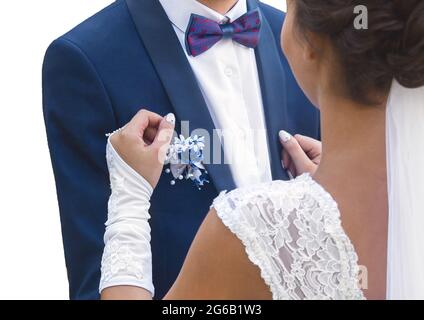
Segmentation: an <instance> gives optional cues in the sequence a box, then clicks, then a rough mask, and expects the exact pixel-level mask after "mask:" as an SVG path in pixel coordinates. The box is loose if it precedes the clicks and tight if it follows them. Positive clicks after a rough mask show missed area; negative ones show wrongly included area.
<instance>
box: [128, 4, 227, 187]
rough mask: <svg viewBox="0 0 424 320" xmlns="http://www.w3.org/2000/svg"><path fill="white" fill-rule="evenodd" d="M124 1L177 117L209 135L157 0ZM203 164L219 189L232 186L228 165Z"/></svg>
mask: <svg viewBox="0 0 424 320" xmlns="http://www.w3.org/2000/svg"><path fill="white" fill-rule="evenodd" d="M126 3H127V6H128V9H129V11H130V14H131V16H132V18H133V21H134V23H135V26H136V28H137V31H138V33H139V35H140V37H141V39H142V41H143V43H144V45H145V47H146V49H147V51H148V53H149V55H150V58H151V59H152V62H153V64H154V66H155V68H156V71H157V73H158V75H159V77H160V79H161V81H162V83H163V86H164V88H165V90H166V92H167V94H168V96H169V99H170V101H171V103H172V105H173V108H174V110H175V113H176V115H177V117H178V118H179V119H180V120H182V121H189V123H190V129H191V130H195V129H204V130H207V131H208V132H209V134H210V135H211V136H212V131H213V129H214V123H213V120H212V118H211V116H210V114H209V110H208V107H207V105H206V102H205V100H204V98H203V95H202V93H201V91H200V88H199V86H198V84H197V81H196V78H195V75H194V73H193V71H192V69H191V66H190V63H189V62H188V60H187V57H186V55H185V52H184V51H183V48H182V47H181V44H180V42H179V40H178V38H177V35H176V34H175V31H174V29H173V28H172V25H171V23H170V21H169V19H168V17H167V15H166V13H165V11H164V10H163V8H162V6H161V4H160V3H159V1H158V0H126ZM210 149H212V148H210ZM220 151H221V152H222V149H221V150H220ZM211 152H212V153H213V151H211ZM222 154H223V152H222ZM211 159H213V154H212V155H211ZM206 167H207V170H208V173H209V175H210V177H211V179H212V182H213V183H214V185H215V187H216V188H217V190H218V191H221V190H232V189H234V188H235V184H234V180H233V178H232V175H231V171H230V168H229V166H228V165H225V164H219V165H218V164H216V165H213V164H211V165H208V164H206Z"/></svg>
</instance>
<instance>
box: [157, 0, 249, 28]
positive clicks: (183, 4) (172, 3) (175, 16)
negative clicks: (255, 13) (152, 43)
mask: <svg viewBox="0 0 424 320" xmlns="http://www.w3.org/2000/svg"><path fill="white" fill-rule="evenodd" d="M159 2H160V3H161V5H162V7H163V8H164V10H165V12H166V14H167V16H168V18H169V20H170V21H171V22H172V24H173V25H174V26H176V27H177V28H178V29H180V30H181V31H182V32H186V29H187V26H188V24H189V22H190V17H191V14H192V13H194V14H197V15H200V16H203V17H205V18H208V19H210V20H213V21H216V22H218V23H225V22H229V21H231V22H232V21H234V20H236V19H238V18H239V17H241V16H242V15H243V14H245V13H246V12H247V3H246V0H239V1H238V2H237V3H236V4H235V5H234V7H232V8H231V10H230V11H228V12H227V13H226V14H225V15H222V14H220V13H218V12H216V11H214V10H212V9H211V8H209V7H207V6H205V5H203V4H201V3H200V2H198V1H197V0H159Z"/></svg>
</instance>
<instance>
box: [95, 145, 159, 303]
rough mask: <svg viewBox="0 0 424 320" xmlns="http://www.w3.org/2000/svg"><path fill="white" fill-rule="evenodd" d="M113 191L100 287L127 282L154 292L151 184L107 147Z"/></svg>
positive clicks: (105, 237)
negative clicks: (150, 220)
mask: <svg viewBox="0 0 424 320" xmlns="http://www.w3.org/2000/svg"><path fill="white" fill-rule="evenodd" d="M106 158H107V165H108V168H109V175H110V181H111V189H112V194H111V196H110V198H109V204H108V220H107V222H106V232H105V235H104V243H105V249H104V252H103V258H102V266H101V279H100V287H99V291H100V292H101V291H102V290H104V289H105V288H108V287H112V286H118V285H128V286H135V287H141V288H144V289H146V290H148V291H149V292H150V293H151V294H152V296H153V295H154V287H153V280H152V252H151V247H150V225H149V219H150V215H149V208H150V197H151V195H152V193H153V188H152V187H151V185H150V184H149V183H148V182H147V181H146V180H145V179H144V178H143V177H142V176H140V175H139V174H138V173H137V172H136V171H135V170H133V169H132V168H131V167H130V166H129V165H128V164H127V163H126V162H125V161H124V160H123V159H122V158H121V157H120V156H119V154H118V153H117V152H116V150H115V149H114V148H113V146H112V144H111V143H110V141H108V143H107V147H106Z"/></svg>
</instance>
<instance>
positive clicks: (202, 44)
mask: <svg viewBox="0 0 424 320" xmlns="http://www.w3.org/2000/svg"><path fill="white" fill-rule="evenodd" d="M260 28H261V16H260V13H259V10H258V9H256V10H253V11H250V12H248V13H246V14H244V15H242V16H241V17H240V18H238V19H237V20H235V21H234V22H231V23H226V24H219V23H217V22H215V21H213V20H210V19H207V18H205V17H202V16H199V15H197V14H192V15H191V18H190V23H189V25H188V28H187V31H186V49H187V52H188V54H189V55H191V56H193V57H196V56H198V55H200V54H202V53H203V52H205V51H207V50H209V49H210V48H212V47H213V46H214V45H215V44H216V43H218V42H219V41H220V40H222V39H224V38H230V39H232V40H233V41H236V42H238V43H240V44H242V45H243V46H245V47H248V48H255V47H256V46H257V45H258V42H259V30H260Z"/></svg>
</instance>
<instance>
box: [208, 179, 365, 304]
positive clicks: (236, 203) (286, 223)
mask: <svg viewBox="0 0 424 320" xmlns="http://www.w3.org/2000/svg"><path fill="white" fill-rule="evenodd" d="M213 207H214V208H215V209H216V211H217V213H218V216H219V217H220V218H221V219H222V221H223V223H224V224H225V225H226V226H227V227H228V228H229V229H230V230H231V231H232V232H233V233H234V234H235V235H237V237H238V238H239V239H240V240H241V241H242V243H243V244H244V246H245V248H246V252H247V255H248V257H249V259H250V260H251V262H252V263H253V264H255V265H257V266H258V267H259V268H260V270H261V276H262V278H263V279H264V281H265V283H266V284H267V285H268V286H269V288H270V290H271V292H272V295H273V299H283V300H286V299H295V300H299V299H301V300H303V299H314V300H317V299H336V300H343V299H364V295H363V292H362V291H361V290H360V288H359V285H358V280H357V279H358V278H357V275H358V272H359V267H358V258H357V255H356V253H355V250H354V248H353V245H352V243H351V242H350V240H349V238H348V237H347V235H346V233H345V232H344V230H343V228H342V226H341V221H340V212H339V210H338V207H337V204H336V202H335V201H334V200H333V198H332V197H331V196H330V195H329V194H328V193H327V192H326V191H325V190H324V189H323V188H322V187H321V186H320V185H319V184H317V183H316V182H315V181H314V180H313V179H312V178H311V177H310V176H309V175H307V174H305V175H302V176H300V177H298V178H297V179H295V180H292V181H288V182H286V181H274V182H271V183H267V184H261V185H257V186H252V187H247V188H241V189H236V190H234V191H232V192H230V193H226V192H223V193H221V195H220V196H219V197H218V198H217V199H215V201H214V203H213Z"/></svg>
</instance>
